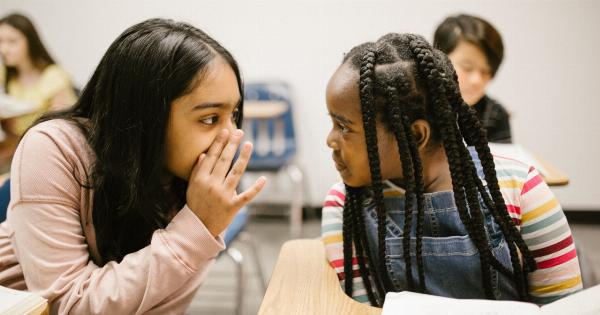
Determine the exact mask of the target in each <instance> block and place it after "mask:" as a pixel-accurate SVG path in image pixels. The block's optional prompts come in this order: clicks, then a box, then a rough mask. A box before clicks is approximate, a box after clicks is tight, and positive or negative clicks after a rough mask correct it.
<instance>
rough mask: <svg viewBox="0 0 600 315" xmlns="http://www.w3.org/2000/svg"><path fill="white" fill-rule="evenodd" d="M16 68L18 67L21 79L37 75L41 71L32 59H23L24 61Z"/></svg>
mask: <svg viewBox="0 0 600 315" xmlns="http://www.w3.org/2000/svg"><path fill="white" fill-rule="evenodd" d="M15 68H17V73H18V76H19V79H27V78H31V77H35V76H38V75H39V74H40V73H41V71H40V70H39V69H38V68H37V67H36V66H35V65H34V64H33V62H32V61H31V60H30V59H27V60H26V61H23V63H21V64H19V65H17V66H16V67H15Z"/></svg>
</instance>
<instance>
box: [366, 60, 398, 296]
mask: <svg viewBox="0 0 600 315" xmlns="http://www.w3.org/2000/svg"><path fill="white" fill-rule="evenodd" d="M375 58H376V56H375V51H374V50H373V49H367V50H366V51H365V54H364V55H363V58H362V64H361V67H360V80H359V89H360V100H361V101H360V103H361V112H362V120H363V126H364V130H365V140H366V142H367V155H368V158H369V167H370V170H371V188H372V189H371V190H372V194H373V201H374V205H375V209H376V212H377V244H378V250H379V255H378V256H379V257H383V258H385V250H386V248H385V231H386V221H387V220H386V219H387V211H386V209H385V205H384V203H383V184H382V180H381V168H380V161H379V150H378V145H377V129H376V114H375V100H374V97H373V88H374V81H375V80H374V78H375ZM377 267H378V268H379V270H380V275H381V278H382V279H381V280H382V282H383V283H382V284H383V288H384V290H385V291H384V292H381V294H380V295H382V297H381V298H382V299H385V292H388V291H389V290H390V289H391V288H392V284H391V280H390V279H389V273H388V270H387V264H386V263H385V259H379V266H377ZM375 278H377V277H375Z"/></svg>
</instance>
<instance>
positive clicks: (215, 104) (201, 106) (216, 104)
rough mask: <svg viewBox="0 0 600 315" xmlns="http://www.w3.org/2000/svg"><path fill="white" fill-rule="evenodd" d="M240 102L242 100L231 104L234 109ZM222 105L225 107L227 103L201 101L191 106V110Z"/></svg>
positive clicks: (220, 106)
mask: <svg viewBox="0 0 600 315" xmlns="http://www.w3.org/2000/svg"><path fill="white" fill-rule="evenodd" d="M241 102H242V100H239V101H237V102H236V103H235V105H234V106H233V108H234V109H235V108H237V107H238V106H240V103H241ZM222 107H227V105H226V104H224V103H202V104H198V105H195V106H194V107H193V108H192V111H196V110H203V109H207V108H222Z"/></svg>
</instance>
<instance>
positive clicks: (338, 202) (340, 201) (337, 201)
mask: <svg viewBox="0 0 600 315" xmlns="http://www.w3.org/2000/svg"><path fill="white" fill-rule="evenodd" d="M345 200H346V186H345V185H344V183H343V182H338V183H335V184H333V185H332V186H331V188H329V191H328V192H327V195H326V196H325V201H324V202H323V208H325V207H344V201H345Z"/></svg>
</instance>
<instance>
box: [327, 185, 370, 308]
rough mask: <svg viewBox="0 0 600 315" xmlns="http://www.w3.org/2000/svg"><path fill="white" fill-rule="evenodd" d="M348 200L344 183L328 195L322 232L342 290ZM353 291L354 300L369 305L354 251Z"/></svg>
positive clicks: (331, 263)
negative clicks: (344, 216)
mask: <svg viewBox="0 0 600 315" xmlns="http://www.w3.org/2000/svg"><path fill="white" fill-rule="evenodd" d="M345 199H346V196H345V189H344V184H343V183H338V184H335V185H334V186H333V187H332V188H331V189H330V190H329V192H328V193H327V196H326V197H325V201H324V202H323V215H322V221H321V231H322V238H323V243H324V244H325V256H327V260H328V261H329V264H330V265H331V267H332V268H333V269H334V270H335V272H336V274H337V276H338V279H339V280H340V285H341V286H342V289H343V288H344V279H345V277H346V275H345V274H344V245H343V233H342V232H343V213H344V201H345ZM352 270H353V274H352V275H351V277H353V279H352V281H353V291H352V298H353V299H355V300H356V301H358V302H361V303H365V304H369V305H370V303H369V298H368V296H367V291H366V289H365V285H364V283H363V280H362V277H361V276H360V270H359V266H358V260H357V258H356V252H355V251H354V249H353V251H352Z"/></svg>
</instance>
